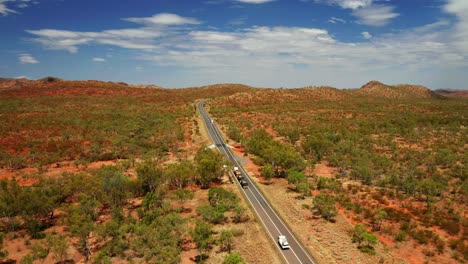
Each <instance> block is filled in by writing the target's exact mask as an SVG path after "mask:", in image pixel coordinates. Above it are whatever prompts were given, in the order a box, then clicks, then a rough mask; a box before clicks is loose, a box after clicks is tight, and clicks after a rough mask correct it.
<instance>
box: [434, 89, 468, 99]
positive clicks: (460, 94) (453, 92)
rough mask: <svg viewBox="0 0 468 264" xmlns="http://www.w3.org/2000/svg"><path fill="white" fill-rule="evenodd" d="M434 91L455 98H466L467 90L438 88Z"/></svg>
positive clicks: (467, 96)
mask: <svg viewBox="0 0 468 264" xmlns="http://www.w3.org/2000/svg"><path fill="white" fill-rule="evenodd" d="M435 92H436V93H439V94H442V95H444V96H447V97H455V98H468V91H467V90H457V89H449V88H447V89H438V90H435Z"/></svg>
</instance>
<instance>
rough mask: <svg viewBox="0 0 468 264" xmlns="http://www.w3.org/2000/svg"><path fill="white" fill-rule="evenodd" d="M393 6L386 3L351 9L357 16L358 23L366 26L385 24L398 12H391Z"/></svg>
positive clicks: (396, 15)
mask: <svg viewBox="0 0 468 264" xmlns="http://www.w3.org/2000/svg"><path fill="white" fill-rule="evenodd" d="M394 9H395V7H393V6H387V5H371V6H368V7H365V8H359V9H356V10H354V11H353V15H354V16H356V17H357V18H358V23H360V24H364V25H368V26H385V25H387V24H388V23H390V20H392V19H393V18H395V17H398V16H399V14H398V13H395V12H393V10H394Z"/></svg>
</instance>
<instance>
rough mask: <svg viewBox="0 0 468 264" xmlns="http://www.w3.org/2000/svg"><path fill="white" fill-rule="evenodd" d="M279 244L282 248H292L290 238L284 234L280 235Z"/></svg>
mask: <svg viewBox="0 0 468 264" xmlns="http://www.w3.org/2000/svg"><path fill="white" fill-rule="evenodd" d="M278 244H279V245H280V247H281V248H282V249H288V248H291V247H290V246H289V243H288V239H287V238H286V236H283V235H280V236H278Z"/></svg>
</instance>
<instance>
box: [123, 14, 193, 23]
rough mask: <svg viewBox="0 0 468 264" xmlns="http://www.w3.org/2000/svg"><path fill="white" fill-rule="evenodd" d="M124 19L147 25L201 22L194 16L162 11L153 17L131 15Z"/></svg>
mask: <svg viewBox="0 0 468 264" xmlns="http://www.w3.org/2000/svg"><path fill="white" fill-rule="evenodd" d="M123 20H127V21H131V22H135V23H141V24H146V25H184V24H195V25H196V24H200V23H201V22H200V21H198V20H196V19H194V18H187V17H181V16H179V15H176V14H170V13H161V14H157V15H154V16H152V17H129V18H124V19H123Z"/></svg>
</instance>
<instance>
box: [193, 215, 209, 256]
mask: <svg viewBox="0 0 468 264" xmlns="http://www.w3.org/2000/svg"><path fill="white" fill-rule="evenodd" d="M212 228H213V227H212V226H211V225H210V224H207V223H205V222H203V221H197V223H196V225H195V228H194V229H193V230H192V237H193V240H194V241H195V244H196V245H197V248H198V250H199V252H200V259H203V255H204V253H206V251H207V250H208V249H209V247H210V246H211V243H212V241H213V238H212V233H213V231H212Z"/></svg>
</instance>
